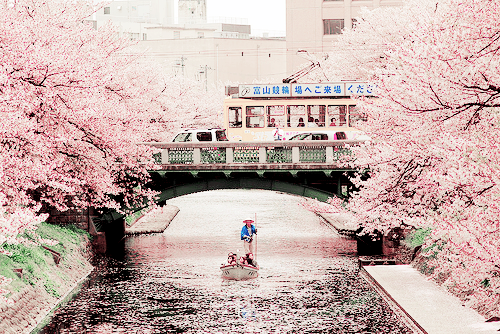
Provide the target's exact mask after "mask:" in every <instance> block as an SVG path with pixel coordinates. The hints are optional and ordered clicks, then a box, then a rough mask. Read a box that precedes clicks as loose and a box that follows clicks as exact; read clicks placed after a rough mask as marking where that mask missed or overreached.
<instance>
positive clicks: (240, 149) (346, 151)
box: [142, 140, 363, 167]
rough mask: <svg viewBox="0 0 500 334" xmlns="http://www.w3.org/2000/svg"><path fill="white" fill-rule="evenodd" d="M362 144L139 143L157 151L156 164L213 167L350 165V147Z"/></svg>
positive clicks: (325, 141)
mask: <svg viewBox="0 0 500 334" xmlns="http://www.w3.org/2000/svg"><path fill="white" fill-rule="evenodd" d="M362 143H363V142H362V141H355V140H338V141H327V140H315V141H272V142H200V143H142V144H145V145H151V146H154V147H157V148H160V149H161V150H162V151H161V154H158V155H157V159H156V161H157V163H159V164H162V165H164V166H168V165H196V166H198V167H200V166H206V165H213V164H224V165H233V166H234V165H236V164H240V165H246V166H251V165H268V166H269V165H275V164H300V165H305V164H338V163H341V164H344V163H345V161H348V160H350V161H352V158H353V156H352V155H353V153H352V151H351V149H350V148H351V147H353V146H359V145H360V144H362Z"/></svg>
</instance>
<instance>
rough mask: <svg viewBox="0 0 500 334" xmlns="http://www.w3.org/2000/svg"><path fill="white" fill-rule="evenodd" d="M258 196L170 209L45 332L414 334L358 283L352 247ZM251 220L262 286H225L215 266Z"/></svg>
mask: <svg viewBox="0 0 500 334" xmlns="http://www.w3.org/2000/svg"><path fill="white" fill-rule="evenodd" d="M300 200H301V198H300V197H296V196H290V195H286V194H280V193H276V192H271V191H261V190H220V191H208V192H203V193H197V194H191V195H186V196H182V197H178V198H175V199H171V200H169V201H168V203H169V204H172V205H176V206H177V207H179V208H180V212H179V213H178V215H177V216H176V217H175V219H174V220H173V221H172V222H171V224H170V226H169V227H168V228H167V230H166V231H165V232H164V233H163V234H154V235H143V236H133V237H127V239H126V240H125V247H124V251H123V254H120V255H119V256H116V257H115V258H109V257H108V258H102V259H100V261H99V263H100V264H99V267H98V269H97V270H95V272H94V274H93V276H92V278H91V279H90V280H89V281H88V282H87V284H86V285H85V286H84V288H83V289H82V290H81V292H80V293H79V294H77V295H76V296H75V298H74V299H73V300H72V301H70V302H69V303H68V304H66V305H64V306H62V307H60V308H59V309H58V310H57V311H56V313H55V315H54V317H53V319H52V322H51V323H50V324H48V325H47V326H46V327H45V328H44V329H43V332H44V333H411V331H410V330H409V329H407V328H406V327H405V326H404V325H403V324H401V322H400V321H399V319H398V318H397V317H396V316H395V314H394V313H393V312H392V311H391V309H390V308H389V306H388V305H387V304H386V303H385V302H384V301H383V300H382V298H381V297H380V296H379V295H377V293H376V292H374V291H373V290H372V289H371V287H370V286H369V285H368V284H367V283H366V282H365V281H364V280H363V279H362V278H361V277H360V276H359V274H358V267H357V254H356V242H355V241H353V240H350V239H348V238H346V237H342V236H340V235H338V234H337V233H336V232H335V231H334V230H333V229H332V228H331V227H329V226H328V225H327V224H325V223H324V222H322V221H321V220H320V218H319V217H318V216H316V215H315V214H313V213H311V212H309V211H307V210H305V209H304V208H303V207H302V206H300V205H299V202H300ZM246 217H252V218H254V217H256V226H257V229H258V239H257V254H256V257H257V261H258V263H259V265H260V268H261V269H260V273H259V275H260V276H259V277H258V278H257V279H254V280H249V281H226V280H223V279H222V278H221V273H220V270H219V266H220V265H221V263H223V262H225V261H226V258H227V253H228V252H230V251H232V252H235V251H237V250H242V242H241V241H240V237H239V235H240V230H241V227H242V226H243V223H242V220H243V219H245V218H246Z"/></svg>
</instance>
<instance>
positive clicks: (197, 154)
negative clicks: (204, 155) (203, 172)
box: [193, 148, 201, 165]
mask: <svg viewBox="0 0 500 334" xmlns="http://www.w3.org/2000/svg"><path fill="white" fill-rule="evenodd" d="M193 164H195V165H199V164H201V149H200V148H194V149H193Z"/></svg>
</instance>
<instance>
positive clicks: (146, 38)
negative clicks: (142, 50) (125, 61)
mask: <svg viewBox="0 0 500 334" xmlns="http://www.w3.org/2000/svg"><path fill="white" fill-rule="evenodd" d="M142 40H143V41H147V40H148V34H145V33H143V34H142Z"/></svg>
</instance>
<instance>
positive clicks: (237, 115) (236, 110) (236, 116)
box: [228, 107, 242, 128]
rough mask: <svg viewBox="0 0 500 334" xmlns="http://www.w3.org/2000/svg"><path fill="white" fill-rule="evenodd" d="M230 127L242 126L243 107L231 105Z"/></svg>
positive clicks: (229, 114)
mask: <svg viewBox="0 0 500 334" xmlns="http://www.w3.org/2000/svg"><path fill="white" fill-rule="evenodd" d="M228 117H229V127H230V128H241V124H242V121H241V117H242V112H241V107H229V113H228Z"/></svg>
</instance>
